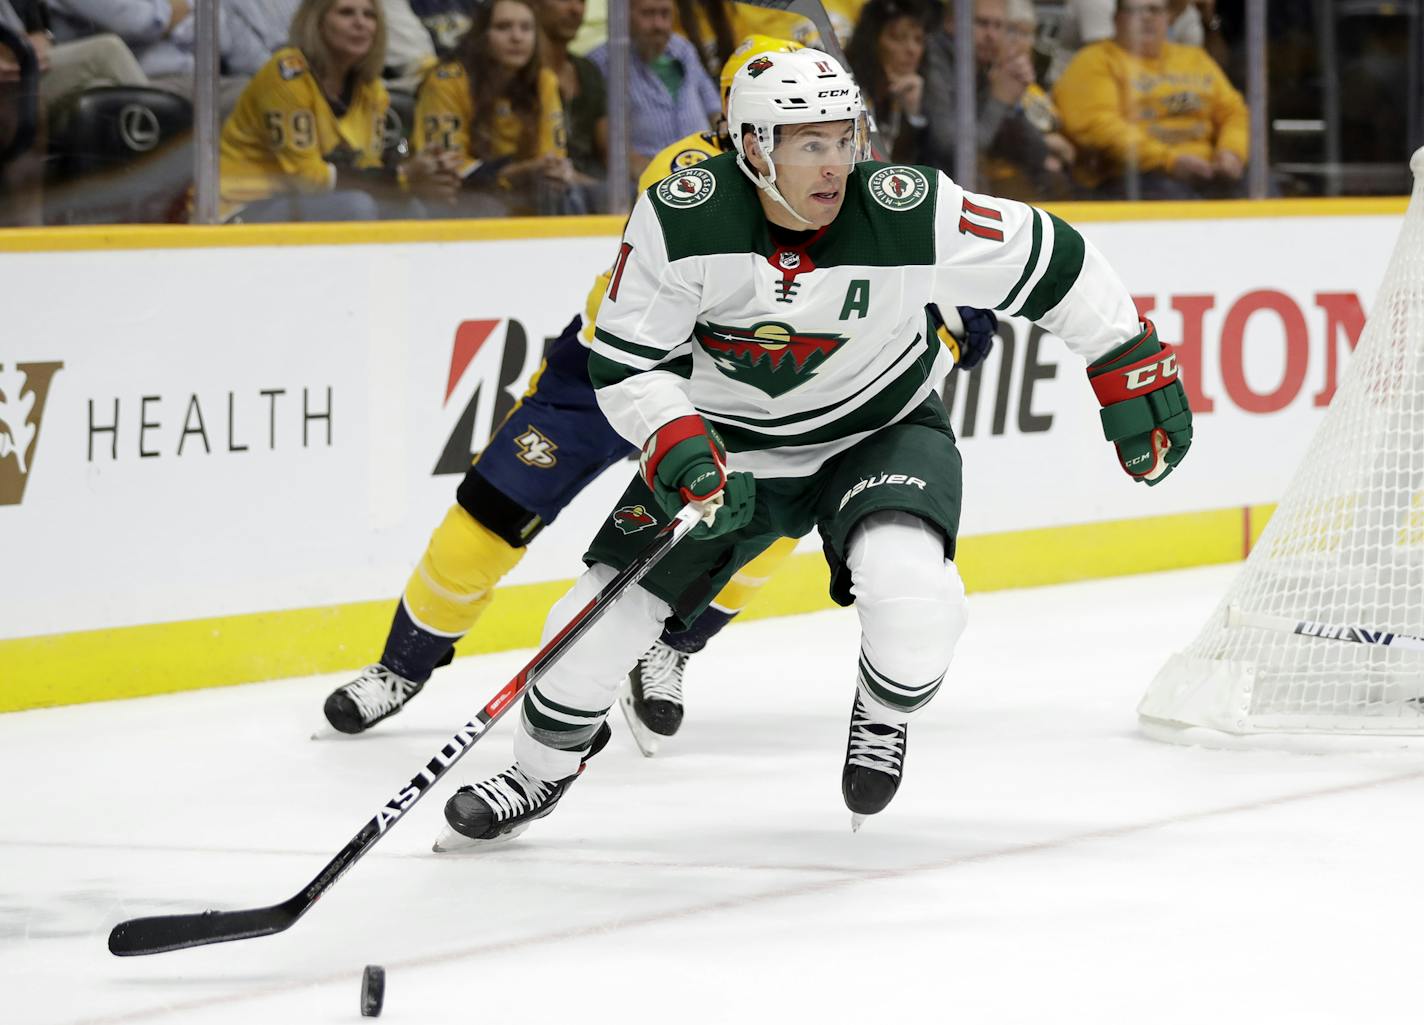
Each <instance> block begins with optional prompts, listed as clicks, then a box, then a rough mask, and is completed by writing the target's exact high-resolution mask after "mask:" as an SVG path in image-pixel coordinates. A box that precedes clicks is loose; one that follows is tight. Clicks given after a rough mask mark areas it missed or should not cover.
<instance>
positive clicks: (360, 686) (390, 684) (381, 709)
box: [322, 663, 425, 734]
mask: <svg viewBox="0 0 1424 1025" xmlns="http://www.w3.org/2000/svg"><path fill="white" fill-rule="evenodd" d="M424 686H425V684H423V683H413V682H411V681H410V680H407V679H406V678H405V677H403V676H398V675H397V674H395V673H393V672H392V671H391V670H389V669H387V668H386V667H385V666H383V665H380V664H379V663H377V664H376V665H373V666H367V667H366V668H365V669H363V670H361V675H360V676H358V677H356V679H354V680H352V681H351V682H350V683H347V684H343V685H342V686H340V687H337V688H336V689H335V690H334V691H332V692H331V694H330V696H328V697H327V699H326V704H325V705H324V706H323V707H322V711H323V712H325V713H326V721H327V722H329V723H331V726H332V728H333V729H335V730H338V731H339V732H341V733H347V734H355V733H364V732H365V731H366V730H369V729H370V728H371V727H372V726H374V725H376V723H378V722H380V721H381V720H382V719H389V718H390V717H391V716H393V715H395V714H396V713H397V712H399V711H400V710H401V709H402V708H404V707H405V703H406V702H407V701H409V700H410V699H411V698H413V697H415V696H416V695H417V694H419V693H420V691H421V688H422V687H424Z"/></svg>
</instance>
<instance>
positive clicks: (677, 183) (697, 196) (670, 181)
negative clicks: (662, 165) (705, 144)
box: [656, 167, 717, 207]
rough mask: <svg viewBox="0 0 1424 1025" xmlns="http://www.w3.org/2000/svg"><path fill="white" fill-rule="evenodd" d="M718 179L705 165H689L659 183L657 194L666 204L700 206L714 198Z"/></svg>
mask: <svg viewBox="0 0 1424 1025" xmlns="http://www.w3.org/2000/svg"><path fill="white" fill-rule="evenodd" d="M716 190H717V179H716V178H714V177H713V176H712V172H711V171H709V170H707V169H706V168H705V167H689V168H686V169H685V170H682V171H678V172H676V173H674V174H670V175H668V176H667V177H666V178H664V179H663V180H662V181H660V182H659V183H658V187H657V190H656V191H657V196H658V199H660V200H662V202H663V204H664V205H665V206H672V207H689V206H699V205H701V204H702V203H705V202H707V201H708V200H709V199H711V198H712V193H713V192H715V191H716Z"/></svg>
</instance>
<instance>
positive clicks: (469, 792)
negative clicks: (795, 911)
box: [436, 50, 1191, 850]
mask: <svg viewBox="0 0 1424 1025" xmlns="http://www.w3.org/2000/svg"><path fill="white" fill-rule="evenodd" d="M728 121H729V124H730V125H731V127H732V130H733V142H734V145H735V147H736V154H735V155H733V154H725V155H723V156H719V157H714V158H712V159H709V160H707V161H705V162H703V163H700V164H698V165H696V166H694V167H691V168H688V169H686V170H683V171H679V172H677V173H676V174H673V175H671V176H669V177H668V178H666V179H664V180H663V181H662V182H660V183H659V184H658V185H657V186H655V187H654V188H652V189H650V190H648V192H646V193H645V194H643V195H642V196H641V197H640V198H639V199H638V202H637V205H636V206H635V208H634V210H633V213H632V216H631V217H630V219H629V223H628V226H627V229H626V231H625V233H624V237H623V242H622V245H621V247H620V250H619V255H618V259H617V261H616V263H615V265H614V270H613V276H612V279H611V283H610V286H609V290H608V295H607V297H606V298H605V300H604V303H603V305H602V307H601V308H600V310H599V314H598V320H597V327H596V331H595V335H596V341H595V343H594V347H593V354H592V356H591V357H590V361H589V370H590V375H591V377H592V378H593V382H594V385H595V387H596V388H597V395H598V401H599V405H600V407H601V408H602V409H603V411H604V412H605V413H606V414H607V416H608V420H609V422H610V423H611V424H612V425H613V426H614V427H615V428H617V430H618V431H619V432H620V433H621V434H622V435H623V436H624V437H625V438H627V439H628V440H629V442H630V443H634V444H637V445H639V447H640V448H641V450H642V458H641V462H640V472H639V473H638V475H637V476H635V478H634V479H633V481H632V483H630V484H629V486H628V488H627V490H626V491H625V492H624V494H623V496H622V498H621V499H620V500H619V502H618V503H617V505H616V506H615V507H614V510H613V511H612V513H611V515H610V517H609V519H608V520H607V521H605V522H604V524H603V525H602V526H601V527H600V529H599V530H598V533H597V535H596V536H595V537H594V539H593V542H592V544H591V546H590V548H589V551H588V553H587V554H586V555H585V561H586V562H587V564H588V567H589V568H588V570H587V571H586V572H585V573H584V574H583V576H582V577H580V578H579V580H578V581H577V582H576V583H575V585H574V587H573V588H572V590H571V591H570V592H569V593H568V594H567V595H566V596H565V597H564V598H563V599H561V600H560V601H559V602H558V603H556V604H555V606H554V608H553V609H552V611H551V612H550V615H549V619H548V622H547V625H546V627H545V639H546V640H548V638H549V637H550V636H552V634H553V633H554V632H556V631H557V630H559V629H561V628H562V626H563V625H564V624H565V623H567V622H568V620H569V618H570V617H571V615H572V614H573V612H574V611H575V610H577V609H578V608H580V607H581V606H583V605H584V604H585V603H587V602H588V601H589V599H590V598H591V596H592V595H593V594H594V593H595V592H596V591H597V590H598V589H599V588H601V587H602V586H603V585H604V584H605V583H606V582H607V581H609V580H610V579H611V578H612V577H613V576H614V574H615V573H616V571H617V570H618V569H619V568H621V567H623V566H625V565H627V564H628V563H629V561H631V559H632V558H633V557H634V555H635V554H636V553H637V551H638V550H639V549H640V548H641V546H642V545H644V544H645V543H646V540H647V538H648V536H650V533H644V530H647V531H649V532H651V530H652V529H655V528H656V525H657V524H660V523H665V522H667V520H668V519H669V518H670V517H671V515H672V514H674V513H675V512H676V511H677V510H678V509H679V508H680V507H681V506H682V505H683V504H684V503H686V502H689V501H695V502H699V503H701V505H702V509H703V511H704V513H705V525H699V526H698V527H697V528H696V530H694V531H693V533H692V534H691V535H690V536H689V538H688V539H687V540H685V541H684V542H683V543H682V544H681V545H679V546H678V547H677V548H675V549H673V550H672V551H671V552H670V553H668V555H667V556H666V557H665V558H664V559H663V560H662V561H661V562H660V563H659V564H658V565H657V566H656V567H655V568H654V569H653V570H652V571H651V572H650V573H649V574H648V575H647V576H646V577H644V578H643V581H642V583H641V584H640V585H638V586H635V587H633V588H630V589H629V590H628V591H626V592H625V593H624V594H623V596H622V597H621V598H620V599H619V600H618V601H617V602H615V603H614V604H613V605H612V606H611V607H610V608H609V609H608V611H607V612H606V614H605V617H604V619H603V621H601V622H600V624H599V626H598V627H597V628H596V629H595V630H593V631H591V632H590V633H589V634H588V635H586V636H585V637H584V638H583V639H582V640H580V641H579V642H578V644H577V646H576V648H575V649H574V651H573V652H572V653H571V657H566V658H563V659H561V660H560V661H559V662H558V663H556V664H555V665H554V666H552V667H551V668H550V669H549V670H548V672H547V673H546V674H545V675H544V677H543V678H542V679H541V680H540V681H539V682H538V683H537V684H535V685H533V686H532V687H531V688H530V689H529V691H528V692H527V694H526V696H525V698H524V702H523V705H522V715H521V718H520V723H519V726H518V727H517V729H516V732H515V738H514V751H515V757H516V760H515V762H514V764H513V765H511V766H510V767H509V768H508V769H506V770H505V771H503V772H501V773H499V774H497V775H495V776H494V777H492V778H490V779H487V780H484V781H482V782H478V783H475V784H473V785H471V786H465V787H462V788H461V789H460V790H458V791H457V792H456V793H455V794H454V795H453V796H452V797H451V798H450V800H449V801H448V802H447V804H446V807H445V817H446V821H447V823H448V826H449V828H448V829H447V830H446V831H445V832H444V833H443V834H442V835H441V837H440V839H439V840H438V841H437V844H436V849H437V850H443V849H449V848H451V847H456V846H463V845H465V844H467V843H471V842H473V843H479V842H483V841H488V840H494V839H500V838H503V837H508V836H512V835H514V834H516V833H517V832H519V831H520V830H522V829H523V828H524V827H526V826H527V825H528V824H529V823H530V822H531V821H533V820H534V819H537V818H540V817H542V816H545V815H547V814H549V813H550V811H552V810H553V808H554V807H555V806H556V804H557V802H558V801H559V800H560V799H561V798H562V797H563V795H564V794H565V793H566V792H567V790H568V788H569V786H570V785H571V784H572V782H573V781H574V780H575V779H576V778H578V775H579V774H580V772H581V771H582V768H583V766H584V764H585V763H586V761H587V760H588V759H589V758H590V757H592V755H594V754H596V753H597V751H598V749H599V747H600V746H601V745H602V743H603V741H604V740H605V739H606V737H607V726H606V724H605V723H604V718H605V716H606V714H607V711H608V709H609V707H610V706H611V704H612V702H613V697H614V694H615V692H616V690H617V688H618V684H619V680H620V679H621V677H622V676H623V674H624V673H626V672H627V671H628V668H629V667H630V666H631V665H632V664H633V663H634V661H636V659H637V657H638V655H639V654H641V653H642V652H643V651H644V650H645V649H646V648H647V647H648V645H649V644H650V643H651V642H652V641H653V640H654V639H655V638H656V637H657V636H658V634H659V633H660V632H661V631H662V630H663V629H664V628H665V625H666V624H667V623H668V622H672V623H680V622H686V621H688V620H691V619H693V618H694V617H695V616H696V614H697V612H698V611H699V609H700V608H701V607H702V606H703V605H704V604H705V603H706V598H705V597H704V596H705V595H708V594H711V593H715V591H716V590H717V589H718V588H719V587H721V586H722V585H724V584H725V582H726V581H727V580H728V579H729V578H730V577H731V576H732V575H733V574H734V573H735V572H736V571H737V569H738V567H739V566H741V565H742V564H743V563H744V562H745V561H746V560H747V559H748V558H750V557H751V556H752V555H754V554H755V553H757V552H759V551H760V550H761V549H762V548H763V547H764V546H765V544H766V542H767V540H768V539H769V538H773V537H778V536H786V537H796V536H798V535H800V534H802V533H805V532H806V531H808V530H809V529H810V528H811V527H813V526H814V527H817V528H819V531H820V535H821V538H822V540H823V542H824V545H825V551H826V556H827V561H828V563H829V564H830V570H831V595H832V597H833V598H834V599H835V600H836V601H837V602H839V603H841V604H851V603H852V602H853V603H854V604H855V607H856V611H857V614H858V617H859V620H860V627H861V646H860V657H859V662H858V666H857V669H856V674H855V678H856V686H855V697H854V702H853V706H852V711H851V717H850V729H849V738H848V742H847V746H846V757H845V764H844V768H843V770H842V775H841V789H842V794H843V796H844V798H845V802H846V805H847V807H849V809H850V811H851V813H852V825H853V827H854V826H858V825H859V824H860V822H861V820H862V819H863V817H864V816H866V815H872V814H875V813H877V812H880V811H882V810H883V809H884V808H885V807H886V806H887V805H888V804H889V802H890V800H891V798H893V796H894V795H895V793H896V790H897V788H898V787H899V785H900V782H901V779H902V778H903V772H904V760H905V751H906V740H907V734H908V725H909V723H910V721H911V720H912V719H913V718H914V717H915V715H916V713H918V712H919V711H920V710H921V709H923V708H924V707H925V705H926V704H927V703H928V702H929V701H930V700H931V699H932V698H933V697H934V695H935V693H936V691H938V689H939V687H940V684H941V682H942V681H943V679H944V676H945V673H946V670H947V669H948V667H949V663H950V658H951V656H952V654H953V651H954V647H955V645H956V643H957V642H958V639H959V637H960V634H961V633H962V631H963V629H964V626H965V621H966V609H965V599H964V588H963V585H962V583H961V582H960V578H959V575H958V573H957V571H956V569H955V566H954V563H953V561H952V559H953V556H954V550H955V539H956V535H957V533H958V526H959V506H960V459H959V453H958V451H957V450H956V448H955V442H954V437H953V434H952V433H951V431H950V429H949V424H948V418H947V415H946V413H945V410H944V407H943V404H942V403H941V402H940V400H939V398H938V394H937V386H938V385H939V383H940V381H941V380H942V378H943V375H944V373H945V371H946V368H947V365H948V359H947V356H946V354H945V352H944V350H943V347H942V346H940V345H938V344H936V343H935V342H934V341H933V339H932V338H931V337H930V335H931V334H932V331H930V330H929V329H928V327H927V324H926V315H925V309H926V304H928V303H939V304H941V305H950V306H952V305H955V304H958V303H979V304H983V305H985V306H992V307H994V308H996V309H999V310H1003V311H1006V312H1008V313H1011V314H1015V315H1021V316H1024V317H1027V318H1028V319H1030V320H1034V321H1037V322H1039V323H1040V324H1042V325H1043V326H1044V327H1045V328H1047V329H1048V330H1050V331H1052V332H1053V333H1055V334H1057V335H1058V336H1059V337H1061V338H1062V339H1064V341H1065V342H1066V343H1067V344H1068V346H1069V347H1070V348H1071V349H1073V350H1074V351H1075V352H1077V353H1078V354H1080V355H1081V356H1083V357H1085V358H1086V359H1087V360H1088V361H1089V364H1088V375H1089V378H1090V380H1091V383H1092V386H1093V389H1094V391H1095V393H1096V395H1097V397H1098V399H1099V400H1100V402H1101V404H1102V405H1103V410H1102V422H1103V427H1104V432H1105V434H1106V436H1107V439H1108V440H1109V441H1111V442H1112V443H1113V444H1114V445H1115V446H1116V450H1117V455H1118V458H1119V460H1120V461H1121V463H1122V466H1123V468H1124V469H1125V470H1126V471H1127V472H1128V473H1129V474H1130V475H1131V476H1132V477H1133V478H1134V479H1136V480H1140V481H1144V482H1146V483H1148V484H1156V483H1160V482H1161V481H1162V480H1163V479H1165V478H1166V476H1167V475H1168V474H1169V473H1170V472H1171V471H1172V469H1173V468H1174V467H1175V466H1176V465H1177V464H1178V463H1179V462H1180V461H1181V459H1182V458H1183V456H1185V454H1186V452H1187V448H1188V445H1189V444H1190V441H1191V412H1190V409H1189V408H1188V406H1187V401H1186V393H1185V391H1184V390H1183V388H1182V386H1181V384H1180V383H1179V382H1178V380H1177V363H1176V356H1175V353H1174V352H1173V351H1172V350H1171V349H1170V348H1169V347H1167V346H1165V345H1163V344H1162V343H1161V342H1160V341H1159V340H1158V338H1157V334H1156V331H1155V329H1154V328H1153V326H1152V325H1151V324H1150V323H1147V322H1139V320H1138V317H1137V313H1136V310H1135V308H1134V306H1133V302H1132V299H1131V297H1130V296H1129V295H1128V293H1127V290H1126V289H1125V288H1124V287H1123V285H1122V283H1121V281H1120V280H1119V279H1118V277H1117V276H1116V274H1114V273H1113V271H1112V269H1111V268H1110V267H1109V266H1108V265H1107V263H1106V262H1105V261H1104V259H1103V258H1102V256H1101V255H1100V254H1099V253H1098V251H1097V250H1096V249H1095V248H1093V246H1091V245H1090V244H1088V243H1087V242H1085V241H1084V239H1083V238H1082V237H1081V236H1080V235H1079V234H1078V232H1077V231H1075V230H1074V229H1073V228H1072V227H1071V226H1069V225H1068V224H1065V223H1064V222H1063V221H1061V220H1059V219H1058V218H1056V217H1054V216H1052V215H1050V214H1048V213H1045V212H1043V211H1041V210H1037V209H1035V208H1033V207H1030V206H1026V205H1024V204H1021V203H1017V202H1012V201H1007V200H999V199H995V198H993V197H990V196H983V195H974V194H971V193H968V192H965V191H964V190H963V189H961V188H960V187H959V186H958V185H956V184H955V183H954V182H952V181H950V180H949V179H948V178H947V177H945V176H944V175H943V174H940V173H938V172H936V171H934V170H932V169H930V168H925V167H915V166H908V165H892V164H881V163H874V162H870V161H863V157H864V156H865V152H866V146H865V141H864V136H865V127H864V116H863V106H862V103H861V99H860V91H859V89H858V88H857V87H856V85H855V83H854V81H853V80H852V79H851V78H850V76H849V75H847V74H846V73H845V71H844V70H843V69H842V68H841V67H840V65H839V64H838V63H837V62H836V61H835V59H834V58H832V57H830V56H829V55H828V54H825V53H821V52H819V51H815V50H802V51H799V52H796V53H786V54H762V55H760V56H758V57H757V58H756V59H755V60H752V61H750V62H748V63H747V64H746V66H744V67H743V68H742V69H741V70H740V71H739V72H738V73H737V76H736V78H735V80H734V82H733V85H732V94H731V99H730V103H729V110H728ZM630 514H632V515H630ZM630 528H631V529H630Z"/></svg>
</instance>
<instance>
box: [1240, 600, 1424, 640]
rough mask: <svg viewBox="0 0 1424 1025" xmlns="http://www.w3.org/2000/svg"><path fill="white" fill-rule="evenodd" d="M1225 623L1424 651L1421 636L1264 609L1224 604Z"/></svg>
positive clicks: (1322, 638)
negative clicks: (1337, 623) (1293, 616)
mask: <svg viewBox="0 0 1424 1025" xmlns="http://www.w3.org/2000/svg"><path fill="white" fill-rule="evenodd" d="M1226 623H1227V625H1228V626H1250V627H1255V628H1256V629H1257V630H1275V631H1277V632H1279V633H1288V634H1299V635H1300V636H1301V637H1318V638H1320V639H1321V640H1325V641H1346V642H1348V643H1350V644H1369V645H1373V646H1375V647H1380V648H1402V649H1404V650H1405V651H1424V637H1415V636H1414V635H1412V634H1394V633H1389V632H1388V631H1385V630H1370V629H1367V628H1365V627H1363V626H1335V625H1332V624H1330V623H1317V622H1315V621H1314V620H1311V619H1291V618H1289V617H1288V616H1273V615H1271V614H1270V613H1267V612H1247V611H1246V610H1244V609H1242V608H1239V607H1238V606H1236V605H1231V606H1228V608H1227V610H1226Z"/></svg>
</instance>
